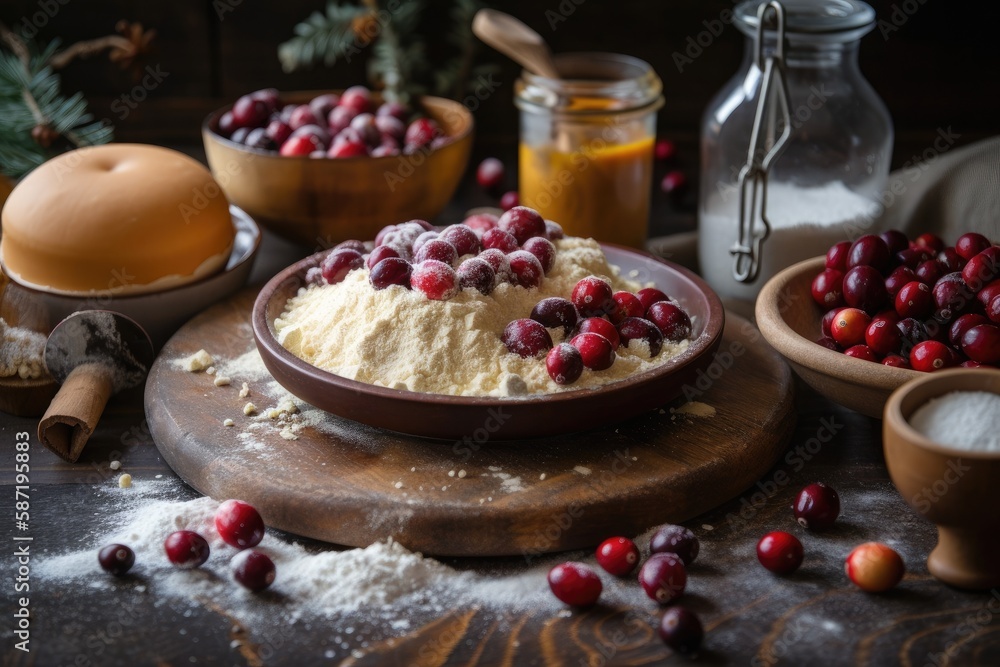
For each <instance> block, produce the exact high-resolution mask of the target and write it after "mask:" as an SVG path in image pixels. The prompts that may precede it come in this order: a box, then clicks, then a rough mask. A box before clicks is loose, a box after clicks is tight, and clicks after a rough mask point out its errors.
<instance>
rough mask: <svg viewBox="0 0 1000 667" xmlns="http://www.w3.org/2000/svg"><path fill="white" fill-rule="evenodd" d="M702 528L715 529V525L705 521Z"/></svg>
mask: <svg viewBox="0 0 1000 667" xmlns="http://www.w3.org/2000/svg"><path fill="white" fill-rule="evenodd" d="M701 529H702V530H715V526H713V525H711V524H707V523H703V524H701Z"/></svg>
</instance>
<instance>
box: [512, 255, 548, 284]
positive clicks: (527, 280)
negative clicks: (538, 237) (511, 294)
mask: <svg viewBox="0 0 1000 667" xmlns="http://www.w3.org/2000/svg"><path fill="white" fill-rule="evenodd" d="M507 261H508V262H510V273H511V276H512V278H513V282H514V283H515V284H517V285H520V286H521V287H527V288H532V287H538V286H539V285H541V284H542V278H543V277H544V276H545V271H544V270H543V269H542V263H541V262H539V261H538V258H537V257H535V256H534V255H532V254H531V253H530V252H528V251H527V250H515V251H514V252H512V253H510V254H509V255H508V256H507Z"/></svg>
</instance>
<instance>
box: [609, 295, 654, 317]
mask: <svg viewBox="0 0 1000 667" xmlns="http://www.w3.org/2000/svg"><path fill="white" fill-rule="evenodd" d="M611 298H612V299H614V301H615V306H616V308H614V310H612V312H611V321H612V322H615V323H616V324H621V323H622V322H623V321H624V320H625V318H626V317H643V316H645V314H646V308H645V307H643V305H642V301H639V298H638V297H637V296H636V295H635V294H632V293H631V292H625V291H620V292H615V293H614V294H612V295H611Z"/></svg>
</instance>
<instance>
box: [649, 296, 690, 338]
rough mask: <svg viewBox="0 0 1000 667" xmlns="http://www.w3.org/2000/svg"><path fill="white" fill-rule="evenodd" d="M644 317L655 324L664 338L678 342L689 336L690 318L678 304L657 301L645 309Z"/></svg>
mask: <svg viewBox="0 0 1000 667" xmlns="http://www.w3.org/2000/svg"><path fill="white" fill-rule="evenodd" d="M646 319H648V320H649V321H650V322H652V323H653V324H655V325H656V326H657V327H659V329H660V333H662V334H663V338H664V340H668V341H670V342H671V343H679V342H680V341H682V340H684V339H685V338H688V337H690V336H691V318H690V317H688V314H687V313H686V312H684V309H683V308H681V307H680V306H678V305H676V304H674V303H671V302H669V301H657V302H656V303H654V304H653V305H651V306H650V307H649V310H647V311H646Z"/></svg>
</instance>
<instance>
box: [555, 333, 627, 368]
mask: <svg viewBox="0 0 1000 667" xmlns="http://www.w3.org/2000/svg"><path fill="white" fill-rule="evenodd" d="M546 333H547V332H546ZM569 344H570V345H572V346H573V347H575V348H576V349H578V350H580V356H582V357H583V365H584V366H586V367H587V368H589V369H591V370H595V371H603V370H605V369H607V368H611V365H612V364H614V363H615V348H614V346H613V345H612V344H611V341H609V340H608V339H607V338H605V337H604V336H602V335H600V334H596V333H593V332H588V333H582V334H577V335H576V336H573V338H572V339H570V341H569Z"/></svg>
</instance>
